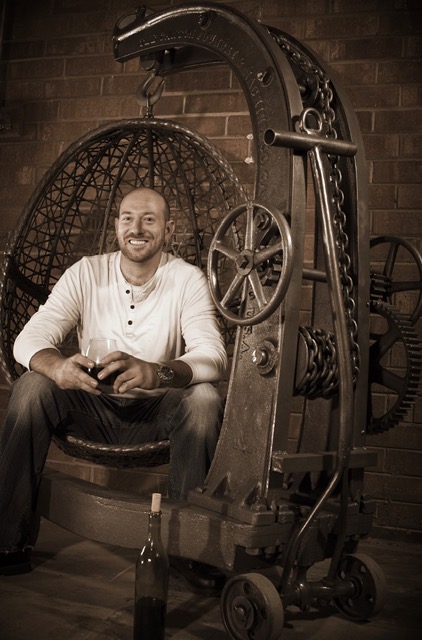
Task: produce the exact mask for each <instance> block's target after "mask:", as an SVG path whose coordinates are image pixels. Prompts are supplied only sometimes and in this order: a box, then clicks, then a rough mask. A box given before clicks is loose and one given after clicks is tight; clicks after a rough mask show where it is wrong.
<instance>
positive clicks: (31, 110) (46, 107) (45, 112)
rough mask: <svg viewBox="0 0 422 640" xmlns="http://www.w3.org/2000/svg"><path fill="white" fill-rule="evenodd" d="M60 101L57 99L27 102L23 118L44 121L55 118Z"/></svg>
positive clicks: (29, 120) (30, 120)
mask: <svg viewBox="0 0 422 640" xmlns="http://www.w3.org/2000/svg"><path fill="white" fill-rule="evenodd" d="M59 106H60V103H59V102H58V101H57V100H50V101H49V102H46V101H39V102H27V103H26V105H25V110H24V112H25V119H26V121H27V122H46V121H48V120H55V119H56V118H57V114H58V112H59Z"/></svg>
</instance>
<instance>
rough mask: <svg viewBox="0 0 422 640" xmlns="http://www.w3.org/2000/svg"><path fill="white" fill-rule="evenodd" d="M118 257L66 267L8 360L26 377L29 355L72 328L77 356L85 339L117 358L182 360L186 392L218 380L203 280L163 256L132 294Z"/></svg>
mask: <svg viewBox="0 0 422 640" xmlns="http://www.w3.org/2000/svg"><path fill="white" fill-rule="evenodd" d="M120 257H121V253H120V251H116V252H113V253H107V254H102V255H96V256H88V257H84V258H82V259H81V260H79V261H78V262H76V263H75V264H74V265H72V266H71V267H69V268H68V269H67V271H66V272H65V273H64V274H63V275H62V277H61V278H60V279H59V281H58V282H57V283H56V285H55V286H54V288H53V290H52V292H51V294H50V296H49V297H48V299H47V301H46V302H45V304H44V305H41V306H40V308H39V309H38V311H37V312H36V313H35V314H34V315H33V316H32V317H31V319H30V320H29V321H28V323H27V324H26V325H25V327H24V328H23V330H22V331H21V333H20V334H19V335H18V337H17V339H16V341H15V344H14V356H15V358H16V360H17V361H18V362H19V363H20V364H22V365H23V366H24V367H26V368H28V369H29V363H30V360H31V358H32V356H33V355H34V354H35V353H37V352H38V351H40V350H41V349H47V348H52V347H54V348H57V345H59V344H60V343H61V342H62V341H63V339H64V338H65V336H66V335H67V334H68V333H69V331H70V330H71V329H72V328H74V327H76V328H77V335H78V341H79V349H80V351H81V353H83V354H84V353H85V352H86V348H87V346H88V342H89V340H90V338H91V337H105V338H114V339H115V340H116V341H117V348H118V349H119V350H120V351H124V352H126V353H129V354H131V355H133V356H135V357H137V358H140V359H142V360H146V361H148V362H168V361H171V360H175V359H180V360H183V361H184V362H186V363H187V364H188V365H189V366H190V368H191V369H192V374H193V377H192V384H194V383H198V382H216V381H218V380H220V379H221V378H222V377H223V375H224V372H225V369H226V366H227V355H226V351H225V348H224V342H223V340H222V337H221V333H220V330H219V327H218V323H217V319H216V314H215V307H214V304H213V302H212V299H211V295H210V292H209V288H208V283H207V280H206V277H205V275H204V274H203V272H202V271H201V270H200V269H199V268H198V267H196V266H194V265H191V264H188V263H187V262H185V261H184V260H182V259H181V258H176V257H175V256H173V255H171V254H167V253H163V254H162V257H161V261H160V265H159V267H158V269H157V271H156V273H155V274H154V276H153V277H152V278H151V279H150V280H149V281H148V282H147V283H146V284H145V285H143V286H141V287H134V286H132V285H130V284H128V283H127V282H126V280H125V279H124V277H123V274H122V272H121V269H120ZM133 392H134V393H131V394H130V395H135V396H138V395H141V396H143V395H151V394H152V395H155V394H157V393H162V392H163V390H162V389H157V390H154V391H146V390H141V389H136V390H133ZM125 395H126V394H125Z"/></svg>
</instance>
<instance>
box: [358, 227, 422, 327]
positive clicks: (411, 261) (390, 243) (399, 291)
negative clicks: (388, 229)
mask: <svg viewBox="0 0 422 640" xmlns="http://www.w3.org/2000/svg"><path fill="white" fill-rule="evenodd" d="M370 246H371V249H375V248H377V249H376V251H380V252H381V255H378V257H377V260H376V262H377V263H379V264H378V265H377V266H378V267H379V266H380V265H381V269H382V272H378V271H377V270H375V271H372V272H371V297H372V298H373V299H381V300H383V301H384V302H389V303H390V304H394V306H395V307H397V309H398V310H399V311H402V309H401V307H402V304H401V301H403V302H404V303H405V304H408V305H409V304H410V307H411V310H410V317H409V319H410V321H411V323H412V324H413V325H414V324H416V322H417V321H418V319H419V318H420V316H421V313H422V257H421V255H420V253H419V252H418V251H417V250H416V248H415V247H414V246H413V245H412V244H411V243H410V242H408V241H407V240H404V239H403V238H397V237H395V236H380V237H378V238H373V239H372V240H371V245H370ZM378 247H379V249H378ZM383 254H385V255H383ZM409 270H410V273H411V277H410V276H409ZM403 274H404V276H409V277H403ZM401 298H402V300H401ZM412 303H413V304H412Z"/></svg>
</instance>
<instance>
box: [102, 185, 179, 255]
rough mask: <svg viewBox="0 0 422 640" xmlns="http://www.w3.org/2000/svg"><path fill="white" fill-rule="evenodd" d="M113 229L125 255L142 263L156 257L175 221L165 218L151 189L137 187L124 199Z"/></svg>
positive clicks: (164, 212)
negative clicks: (138, 188)
mask: <svg viewBox="0 0 422 640" xmlns="http://www.w3.org/2000/svg"><path fill="white" fill-rule="evenodd" d="M115 229H116V237H117V242H118V244H119V248H120V250H121V252H122V254H123V255H124V256H125V258H126V259H128V260H130V261H131V262H137V263H144V262H148V261H150V260H154V258H157V259H158V257H159V256H160V255H161V251H162V249H163V246H164V244H165V242H166V241H167V240H168V239H169V238H170V237H171V235H172V233H173V230H174V223H173V221H171V220H168V219H167V218H166V207H165V202H164V200H163V199H162V198H161V196H160V195H159V194H158V193H155V192H154V191H152V190H150V189H140V190H138V191H134V192H132V193H129V194H128V195H127V196H126V197H125V198H123V200H122V202H121V205H120V211H119V217H118V218H117V219H116V223H115Z"/></svg>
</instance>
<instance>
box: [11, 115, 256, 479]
mask: <svg viewBox="0 0 422 640" xmlns="http://www.w3.org/2000/svg"><path fill="white" fill-rule="evenodd" d="M141 186H146V187H153V188H156V189H157V190H159V191H160V192H161V193H163V195H165V197H166V198H167V199H168V201H169V204H170V208H171V211H172V216H173V217H174V219H175V221H176V230H175V234H174V237H173V240H172V243H171V246H169V247H168V250H169V251H170V252H171V253H173V254H175V255H177V256H180V257H182V258H184V259H185V260H186V261H188V262H190V263H193V264H196V265H197V266H199V267H200V268H202V269H205V268H206V264H207V255H208V247H209V244H210V242H211V240H212V238H213V235H214V231H215V228H216V226H217V224H218V222H219V220H220V219H221V217H222V216H224V215H225V214H226V213H227V211H229V210H230V209H232V208H233V207H234V206H236V205H237V204H238V203H239V202H241V201H244V200H245V198H246V195H245V193H244V189H243V187H242V185H241V184H240V182H239V180H238V178H237V177H236V176H235V174H234V172H233V170H232V168H231V167H230V165H229V164H228V162H227V161H226V160H225V158H224V157H223V156H222V154H221V153H220V152H219V151H218V149H217V148H216V147H215V146H213V145H212V144H210V142H209V141H207V140H206V139H204V138H203V137H201V136H199V135H198V134H197V133H195V132H193V131H190V130H188V129H187V128H185V127H182V126H181V125H179V124H177V123H175V122H171V121H164V120H157V119H155V118H153V117H146V118H139V119H131V120H125V121H119V122H113V123H110V124H107V125H104V126H102V127H100V128H98V129H96V130H94V131H92V132H90V133H88V134H87V135H85V136H84V137H82V138H81V139H79V140H78V141H77V142H75V143H73V144H72V145H71V146H70V147H69V148H68V149H67V150H66V151H65V152H64V153H63V154H62V155H61V156H60V157H59V158H58V160H57V161H56V162H55V163H54V165H53V166H52V167H51V169H50V170H49V171H48V172H47V173H46V175H45V176H44V178H43V180H42V181H41V183H40V184H39V185H38V187H37V188H36V190H35V192H34V194H33V195H32V197H31V199H30V201H29V202H28V204H27V206H26V208H25V210H24V212H23V214H22V216H21V218H20V220H19V222H18V224H17V226H16V229H15V230H14V232H13V235H12V237H11V239H10V241H9V243H8V246H7V248H6V251H5V258H4V263H3V267H2V283H1V292H0V294H1V303H2V304H1V354H0V355H1V366H2V368H3V371H4V373H5V375H6V377H7V380H8V381H9V382H12V381H13V380H14V379H16V378H17V377H18V376H20V375H21V374H22V372H23V368H22V367H21V366H20V365H19V364H18V363H16V361H15V360H14V358H13V343H14V340H15V338H16V336H17V335H18V333H19V332H20V331H21V329H22V328H23V326H24V325H25V324H26V322H27V321H28V320H29V318H30V317H31V315H32V314H33V313H34V312H35V311H36V309H37V308H38V306H39V305H40V304H42V303H43V302H45V300H46V298H47V296H48V295H49V292H50V290H51V288H52V287H53V285H54V284H55V283H56V282H57V280H58V279H59V277H60V276H61V275H62V273H63V272H64V271H65V270H66V269H67V268H68V267H69V266H70V265H71V264H73V263H74V262H75V261H77V260H79V259H80V258H81V257H82V256H85V255H92V254H96V253H104V252H108V251H112V250H114V249H116V248H117V247H116V245H115V238H114V216H115V213H116V212H117V210H118V203H119V201H120V199H121V198H122V196H123V195H124V194H125V193H127V192H128V191H130V190H131V189H132V188H135V187H141ZM221 329H222V332H223V335H224V338H225V342H226V345H227V348H228V351H229V352H230V348H231V345H232V344H233V343H234V334H235V329H236V328H235V327H234V326H229V324H228V323H227V321H226V320H224V319H223V318H221ZM61 347H62V350H63V351H64V352H65V353H67V354H70V353H72V352H74V351H75V350H76V340H75V335H74V334H71V335H69V336H68V337H67V338H66V341H65V344H63V345H62V346H61ZM54 441H55V442H56V444H57V445H58V446H59V447H60V448H61V449H62V450H63V451H65V452H66V453H67V454H69V455H71V456H76V457H78V458H83V459H85V460H88V461H90V462H96V463H100V464H105V465H108V466H113V467H119V468H128V467H137V466H154V465H159V464H164V463H166V462H168V460H169V441H168V440H164V441H159V442H151V443H146V444H142V445H137V446H136V445H133V446H117V445H107V444H99V443H96V442H91V441H87V440H83V439H81V438H76V437H74V436H70V435H68V436H67V437H61V436H57V435H56V436H54Z"/></svg>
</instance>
